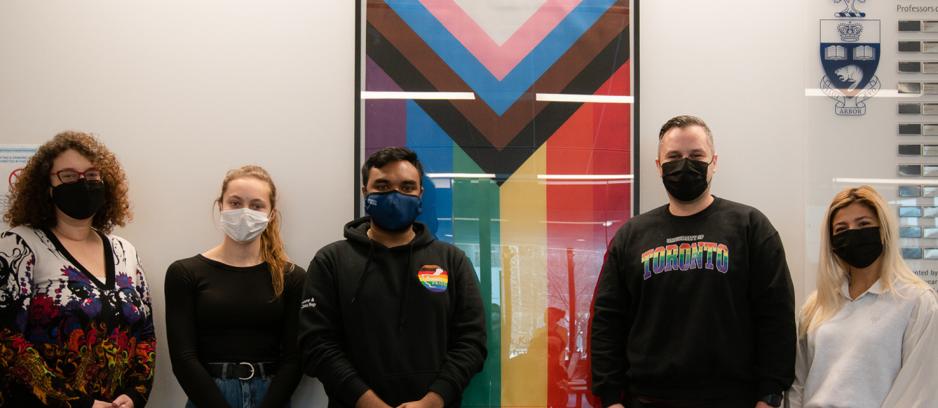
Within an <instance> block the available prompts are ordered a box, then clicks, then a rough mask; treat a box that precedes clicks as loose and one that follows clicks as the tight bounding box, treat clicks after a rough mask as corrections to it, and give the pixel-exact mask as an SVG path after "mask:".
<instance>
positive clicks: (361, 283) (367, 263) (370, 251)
mask: <svg viewBox="0 0 938 408" xmlns="http://www.w3.org/2000/svg"><path fill="white" fill-rule="evenodd" d="M374 253H375V244H374V242H369V243H368V258H367V260H366V261H365V269H364V270H362V276H361V277H359V278H358V285H356V286H355V294H354V295H352V303H355V301H356V300H358V295H359V294H360V293H361V292H362V287H363V286H365V278H366V277H367V275H368V267H369V266H371V257H372V256H373V255H374Z"/></svg>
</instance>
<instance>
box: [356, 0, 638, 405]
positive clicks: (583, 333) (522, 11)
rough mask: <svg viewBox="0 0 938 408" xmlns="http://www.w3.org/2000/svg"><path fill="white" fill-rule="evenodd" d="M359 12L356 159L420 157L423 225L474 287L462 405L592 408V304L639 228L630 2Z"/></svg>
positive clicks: (372, 6) (399, 1)
mask: <svg viewBox="0 0 938 408" xmlns="http://www.w3.org/2000/svg"><path fill="white" fill-rule="evenodd" d="M362 3H366V4H363V16H364V18H363V24H362V25H363V27H362V29H363V35H362V41H363V51H364V52H363V55H362V57H361V58H362V61H361V62H362V64H361V66H362V70H363V72H362V73H361V75H362V76H363V80H362V81H361V83H362V84H363V89H362V91H366V92H367V93H366V94H363V95H365V97H364V98H363V99H364V100H363V104H362V107H363V110H362V111H363V115H362V123H361V124H362V129H363V131H362V133H361V134H360V135H359V137H360V138H361V139H360V140H361V143H360V145H361V147H362V151H361V154H362V155H363V156H364V155H368V154H370V153H371V152H373V151H375V150H377V149H379V148H382V147H385V146H390V145H402V146H407V147H409V148H411V149H413V150H414V151H416V152H417V154H418V155H419V156H420V159H421V161H423V164H424V168H425V171H426V173H427V179H426V180H425V188H426V190H425V192H424V203H425V204H424V212H423V213H422V214H421V216H420V218H419V220H420V221H421V222H424V223H426V224H427V225H428V227H429V228H430V229H431V230H432V231H433V232H434V233H435V234H436V236H437V238H439V239H441V240H444V241H447V242H450V243H453V244H455V245H457V246H458V247H459V248H461V249H462V250H463V251H465V252H466V254H467V255H469V257H470V258H471V260H472V263H473V265H474V267H475V268H476V271H477V273H478V276H479V280H480V283H481V289H482V296H483V300H484V302H485V306H486V313H487V317H488V319H487V325H488V359H487V360H486V362H485V366H484V370H483V372H482V373H480V374H478V375H476V376H475V377H474V378H473V380H472V382H471V384H470V386H469V388H468V389H467V390H466V392H465V393H464V395H463V406H477V407H491V406H511V407H534V406H537V407H543V406H558V407H560V406H582V407H589V406H594V404H595V401H591V400H590V393H589V388H588V384H589V382H588V378H589V371H588V370H589V363H588V355H587V342H588V339H587V334H588V322H589V318H590V305H591V302H592V295H593V290H594V289H595V285H596V280H597V277H598V275H599V271H600V267H601V265H602V262H603V256H604V253H605V250H606V245H607V242H608V241H609V240H610V239H612V236H613V234H614V233H615V231H616V230H617V229H618V228H619V227H620V226H621V225H622V224H623V223H624V222H625V221H627V220H628V219H629V218H630V216H631V214H632V205H631V203H632V191H633V190H632V179H631V178H632V163H633V160H634V159H635V158H634V157H633V151H634V150H633V148H632V146H633V135H632V126H633V125H632V116H631V115H632V106H631V104H630V102H631V100H630V97H631V95H632V91H631V90H632V77H631V69H632V65H631V64H632V60H631V56H630V38H631V27H630V25H629V21H630V19H629V17H630V6H629V3H628V2H627V1H626V2H623V1H615V0H583V1H580V2H576V3H574V5H573V6H571V7H557V6H555V5H552V4H551V3H550V2H548V3H544V2H543V1H538V0H517V1H507V2H505V1H503V2H459V6H457V5H456V3H455V2H423V1H415V0H375V1H368V2H362ZM545 27H547V28H545ZM551 27H553V28H551ZM498 44H502V45H501V46H499V45H498ZM391 92H396V94H391ZM417 92H419V93H420V94H417ZM597 95H602V96H613V97H615V99H614V100H613V101H608V100H607V101H606V102H604V103H599V102H595V99H596V98H593V97H594V96H597ZM425 98H432V99H425ZM564 98H566V99H572V101H569V102H565V101H562V99H564Z"/></svg>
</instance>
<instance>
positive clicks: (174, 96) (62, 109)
mask: <svg viewBox="0 0 938 408" xmlns="http://www.w3.org/2000/svg"><path fill="white" fill-rule="evenodd" d="M354 11H355V9H354V6H353V4H352V3H351V2H344V1H342V2H317V1H302V0H297V1H290V0H277V1H249V0H223V1H222V0H218V1H198V2H193V1H183V0H164V1H157V2H153V1H126V0H121V1H117V0H114V1H110V0H109V1H83V2H75V1H44V2H34V1H28V0H22V1H20V0H16V1H4V2H2V3H0V143H42V142H44V141H45V140H48V139H49V138H50V137H52V136H53V135H54V134H55V133H57V132H59V131H61V130H64V129H78V130H84V131H90V132H94V133H96V134H97V135H99V136H100V138H101V139H102V140H103V141H104V142H105V143H106V144H107V145H108V147H110V148H111V149H112V150H113V151H114V152H115V153H116V154H117V155H118V158H119V159H120V160H121V162H122V163H123V165H124V167H125V169H126V171H127V173H128V176H129V179H130V182H131V184H130V188H131V199H132V203H133V210H134V212H135V214H136V217H135V219H134V221H133V222H132V223H131V224H129V225H128V226H127V227H126V228H123V229H120V230H118V231H117V233H118V234H120V235H122V236H125V237H127V238H128V239H130V241H131V242H133V243H134V245H136V247H137V249H138V250H139V252H140V254H141V256H142V260H143V262H144V266H145V267H146V272H147V277H148V278H149V283H150V285H151V290H152V293H153V295H154V306H155V309H156V313H157V316H156V317H157V319H156V320H157V327H156V328H157V332H158V333H159V347H158V361H157V371H156V373H157V374H156V376H157V378H156V385H155V389H154V390H153V394H152V395H153V403H152V404H150V405H151V406H154V407H177V406H182V404H183V401H184V400H185V396H184V394H183V393H182V390H181V389H180V388H179V386H178V384H177V383H176V380H175V378H174V377H173V375H172V371H171V370H170V365H169V359H168V353H167V349H166V341H165V332H166V330H165V324H164V316H163V310H164V303H165V301H164V299H163V296H162V293H163V276H164V274H165V271H166V267H167V266H168V265H169V264H170V263H171V262H172V261H173V260H175V259H179V258H183V257H188V256H192V255H194V254H196V253H198V252H200V251H203V250H205V249H207V248H209V247H210V246H212V245H214V244H216V243H217V242H220V240H221V236H222V235H221V233H220V232H219V231H217V230H216V229H215V227H214V225H213V221H212V201H213V199H214V198H215V195H216V194H218V190H219V188H220V183H221V180H222V177H223V176H224V173H225V171H226V170H227V169H229V168H233V167H237V166H239V165H241V164H246V163H257V164H260V165H262V166H264V167H266V168H267V169H268V170H269V171H270V172H271V173H272V175H273V177H274V179H275V181H276V182H277V183H278V188H279V189H280V197H281V203H280V204H281V210H282V212H283V216H284V221H285V222H284V225H283V234H284V240H285V242H286V243H287V249H288V253H289V254H290V255H291V256H292V257H293V258H294V259H295V260H296V262H297V263H298V264H300V265H302V266H304V267H305V266H306V265H307V264H308V263H309V260H310V259H311V258H312V256H313V254H314V252H315V251H316V249H318V248H319V247H321V246H322V245H324V244H326V243H328V242H331V241H333V240H336V239H339V238H340V237H341V226H342V224H343V222H344V221H346V220H348V219H350V218H351V217H352V197H353V194H354V188H353V185H352V175H353V172H352V170H353V166H354V164H353V156H352V150H353V127H352V125H353V120H352V115H353V111H352V108H353V93H354V75H353V74H354V73H353V61H354ZM317 392H320V393H321V388H319V389H315V388H314V387H312V386H311V385H309V384H305V385H304V388H303V389H301V390H300V394H299V395H298V396H297V398H299V399H300V400H302V401H303V402H304V404H303V406H310V405H309V402H310V401H313V400H317V401H318V402H320V403H319V404H314V405H313V406H316V405H320V406H322V405H323V404H321V402H322V401H323V398H322V397H321V396H320V397H318V398H317V397H316V396H314V395H313V394H314V393H317Z"/></svg>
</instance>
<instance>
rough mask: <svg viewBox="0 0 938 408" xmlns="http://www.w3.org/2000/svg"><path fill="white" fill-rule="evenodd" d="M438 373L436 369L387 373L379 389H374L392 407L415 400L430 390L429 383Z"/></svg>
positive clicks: (431, 382)
mask: <svg viewBox="0 0 938 408" xmlns="http://www.w3.org/2000/svg"><path fill="white" fill-rule="evenodd" d="M439 373H440V372H439V371H436V370H425V371H412V372H409V373H393V374H388V375H385V376H384V378H383V381H382V382H381V383H382V384H381V386H380V388H381V390H380V391H378V390H375V391H376V392H377V394H378V396H379V397H381V399H383V400H384V402H385V403H386V404H388V405H390V406H392V407H394V406H398V405H400V404H403V403H405V402H411V401H417V400H419V399H421V398H423V397H424V396H425V395H427V393H428V392H430V384H433V381H434V380H436V377H437V376H438V375H439ZM375 388H378V387H375Z"/></svg>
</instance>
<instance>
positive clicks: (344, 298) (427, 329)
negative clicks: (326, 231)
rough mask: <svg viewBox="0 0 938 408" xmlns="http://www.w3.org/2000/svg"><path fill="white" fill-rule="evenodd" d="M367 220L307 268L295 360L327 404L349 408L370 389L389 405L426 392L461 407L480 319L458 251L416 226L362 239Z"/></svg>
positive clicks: (476, 355)
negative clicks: (299, 357) (398, 242)
mask: <svg viewBox="0 0 938 408" xmlns="http://www.w3.org/2000/svg"><path fill="white" fill-rule="evenodd" d="M369 226H370V222H369V219H368V218H367V217H365V218H360V219H358V220H355V221H352V222H350V223H348V224H346V225H345V238H346V239H345V240H344V241H337V242H334V243H332V244H329V245H327V246H325V247H324V248H322V249H320V250H319V252H318V253H317V254H316V256H315V257H314V258H313V261H312V262H311V263H310V265H309V272H308V274H307V277H306V286H305V288H304V290H303V301H302V303H301V306H300V323H299V333H300V337H299V342H300V348H301V349H302V351H303V366H304V367H305V371H306V373H307V374H309V375H310V376H315V377H318V378H319V380H320V381H322V383H323V385H324V386H325V389H326V393H327V394H328V396H329V406H330V407H352V406H354V405H355V402H356V401H357V400H358V399H359V398H360V397H361V396H362V395H363V394H364V393H365V392H366V391H367V390H368V389H371V390H373V391H374V392H375V393H376V394H377V395H378V397H380V398H381V399H382V400H384V402H385V403H387V404H389V405H391V406H392V407H393V406H397V405H399V404H402V403H405V402H410V401H417V400H419V399H421V398H423V397H424V396H425V395H426V394H427V392H429V391H433V392H436V393H437V394H439V395H440V396H442V397H443V400H444V402H445V404H446V406H459V403H460V399H461V398H460V397H461V395H462V391H463V389H465V387H466V385H467V384H468V383H469V379H470V378H472V376H473V375H475V374H476V373H477V372H479V371H480V370H481V369H482V362H483V361H484V360H485V355H486V350H485V344H486V343H485V317H484V312H483V309H482V300H481V296H480V293H479V284H478V282H477V277H476V274H475V270H474V269H473V268H472V264H471V263H470V262H469V259H468V258H467V257H466V254H465V253H463V252H462V251H461V250H459V249H458V248H456V247H455V246H453V245H450V244H448V243H445V242H440V241H437V240H436V239H435V238H434V237H433V234H431V233H430V232H429V231H427V229H426V227H425V226H424V225H423V224H420V223H416V224H414V232H416V234H417V235H416V237H415V238H414V240H413V241H412V242H411V243H410V244H408V245H403V246H399V247H394V248H387V247H385V246H383V245H381V244H379V243H377V242H375V241H372V240H371V239H369V238H368V235H367V231H368V228H369Z"/></svg>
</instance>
